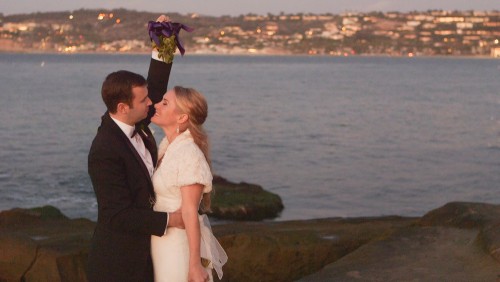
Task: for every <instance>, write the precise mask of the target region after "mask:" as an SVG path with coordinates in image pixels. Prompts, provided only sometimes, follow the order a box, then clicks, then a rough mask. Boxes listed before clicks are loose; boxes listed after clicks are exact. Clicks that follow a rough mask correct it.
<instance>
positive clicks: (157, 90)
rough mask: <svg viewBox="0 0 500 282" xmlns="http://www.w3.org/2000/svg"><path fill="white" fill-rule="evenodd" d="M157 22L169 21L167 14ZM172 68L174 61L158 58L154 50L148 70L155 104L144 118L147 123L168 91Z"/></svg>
mask: <svg viewBox="0 0 500 282" xmlns="http://www.w3.org/2000/svg"><path fill="white" fill-rule="evenodd" d="M156 21H157V22H162V21H169V18H168V17H167V16H165V15H161V16H160V17H158V19H156ZM171 70H172V63H165V62H163V61H162V60H161V59H160V58H158V52H157V50H155V49H154V50H153V51H152V56H151V60H150V63H149V71H148V78H147V81H148V95H149V99H151V101H152V102H153V105H151V106H150V107H149V113H148V117H147V118H146V119H145V120H144V122H145V124H146V125H149V123H150V122H151V117H152V116H153V115H154V113H155V109H154V104H156V103H158V102H159V101H161V99H162V98H163V94H165V92H167V86H168V80H169V78H170V71H171Z"/></svg>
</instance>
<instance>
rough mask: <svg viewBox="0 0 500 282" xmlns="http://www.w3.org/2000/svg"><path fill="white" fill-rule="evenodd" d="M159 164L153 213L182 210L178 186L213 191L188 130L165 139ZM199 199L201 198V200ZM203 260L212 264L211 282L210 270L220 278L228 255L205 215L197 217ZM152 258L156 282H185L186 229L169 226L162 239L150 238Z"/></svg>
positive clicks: (160, 149) (161, 146) (200, 154)
mask: <svg viewBox="0 0 500 282" xmlns="http://www.w3.org/2000/svg"><path fill="white" fill-rule="evenodd" d="M158 155H159V156H160V157H162V156H163V157H162V160H161V163H160V164H159V166H158V167H157V169H156V171H155V173H154V174H153V178H152V181H153V186H154V189H155V193H156V203H155V205H154V207H153V209H154V210H155V211H162V212H174V211H176V210H178V209H179V208H180V207H181V203H182V197H181V189H180V188H181V187H183V186H187V185H192V184H201V185H203V186H204V188H203V193H208V192H210V191H211V190H212V173H211V172H210V167H209V166H208V163H207V161H206V159H205V156H204V155H203V152H202V151H201V150H200V148H199V147H198V146H197V145H196V143H194V140H193V138H192V136H191V133H190V132H189V130H186V131H185V132H183V133H181V134H180V135H179V136H177V137H176V138H175V139H174V141H173V142H172V144H169V143H168V140H167V138H164V139H163V140H162V141H161V143H160V146H159V148H158ZM200 200H201V199H200ZM199 221H200V231H201V242H200V252H201V256H202V257H203V258H207V259H209V260H210V261H211V263H210V265H209V266H208V268H207V271H208V273H209V276H210V281H213V277H212V269H215V271H216V272H217V275H218V276H219V278H222V265H224V264H225V263H226V261H227V255H226V253H225V252H224V250H223V249H222V247H221V246H220V244H219V243H218V242H217V240H216V238H215V237H214V236H213V234H212V230H211V229H210V223H209V222H208V218H207V217H206V215H203V216H199ZM151 256H152V258H153V267H154V276H155V281H156V282H187V281H188V272H189V246H188V239H187V235H186V230H184V229H178V228H173V227H169V228H167V232H166V234H165V235H163V236H162V237H158V236H151Z"/></svg>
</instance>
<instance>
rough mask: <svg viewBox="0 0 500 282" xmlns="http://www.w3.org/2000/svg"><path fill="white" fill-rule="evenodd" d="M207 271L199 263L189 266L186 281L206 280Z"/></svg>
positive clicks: (207, 278)
mask: <svg viewBox="0 0 500 282" xmlns="http://www.w3.org/2000/svg"><path fill="white" fill-rule="evenodd" d="M208 280H209V276H208V272H207V270H206V269H205V268H203V266H202V265H201V262H200V263H197V264H195V265H190V266H189V274H188V282H207V281H208Z"/></svg>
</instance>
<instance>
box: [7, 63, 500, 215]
mask: <svg viewBox="0 0 500 282" xmlns="http://www.w3.org/2000/svg"><path fill="white" fill-rule="evenodd" d="M148 63H149V58H148V56H147V55H26V54H16V55H14V54H0V74H1V76H0V85H1V90H0V97H1V103H0V140H1V142H0V159H1V162H0V193H1V198H0V210H5V209H10V208H13V207H33V206H41V205H46V204H50V205H54V206H56V207H58V208H60V209H61V210H62V211H63V212H64V213H66V214H67V215H69V216H70V217H88V218H91V219H95V218H96V209H97V206H96V201H95V197H94V193H93V190H92V187H91V184H90V179H89V177H88V175H87V153H88V150H89V147H90V144H91V141H92V139H93V137H94V135H95V132H96V129H97V126H98V125H99V123H100V116H101V115H102V114H103V112H104V111H105V108H104V105H103V103H102V101H101V98H100V85H101V83H102V80H103V79H104V77H105V76H106V75H107V74H108V73H110V72H112V71H116V70H119V69H127V70H131V71H135V72H138V73H141V74H143V75H146V73H147V67H148ZM174 85H183V86H191V87H194V88H197V89H199V90H200V91H201V92H202V93H204V94H205V96H206V97H207V99H208V103H209V118H208V120H207V123H206V128H207V130H208V132H209V134H210V137H211V141H212V156H213V157H212V158H213V164H214V170H215V172H216V173H217V174H220V175H222V176H224V177H226V178H228V179H229V180H232V181H236V182H239V181H245V182H252V183H257V184H260V185H262V186H263V187H264V188H265V189H268V190H270V191H272V192H274V193H277V194H279V195H280V196H281V197H282V199H283V201H284V204H285V210H284V211H283V213H282V215H281V217H280V218H279V220H288V219H308V218H319V217H333V216H349V217H353V216H378V215H389V214H397V215H407V216H420V215H422V214H423V213H425V212H426V211H428V210H430V209H433V208H436V207H439V206H441V205H443V204H445V203H447V202H450V201H480V202H489V203H496V204H500V189H499V188H500V60H495V59H456V58H454V59H451V58H411V59H410V58H383V57H376V58H372V57H349V58H335V57H238V56H192V55H191V56H190V55H186V56H185V57H177V58H176V60H175V62H174V67H173V73H172V76H171V80H170V88H171V87H173V86H174ZM154 129H156V135H157V137H158V138H157V139H158V140H160V138H162V136H161V134H162V133H161V132H160V130H159V129H158V128H154Z"/></svg>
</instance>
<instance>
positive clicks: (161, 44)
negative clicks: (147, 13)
mask: <svg viewBox="0 0 500 282" xmlns="http://www.w3.org/2000/svg"><path fill="white" fill-rule="evenodd" d="M181 29H184V30H185V31H187V32H192V31H193V30H194V29H192V28H190V27H188V26H186V25H183V24H181V23H173V22H171V21H169V20H168V18H167V17H165V16H160V17H159V18H158V20H157V21H156V22H155V21H150V22H149V23H148V31H149V37H150V38H151V41H152V42H153V43H152V44H153V48H156V49H157V50H158V57H159V58H160V59H162V60H163V61H164V62H165V63H171V62H172V60H173V59H174V53H175V51H176V48H179V52H181V55H184V52H185V50H184V47H183V46H182V43H181V41H180V39H179V32H180V31H181Z"/></svg>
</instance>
